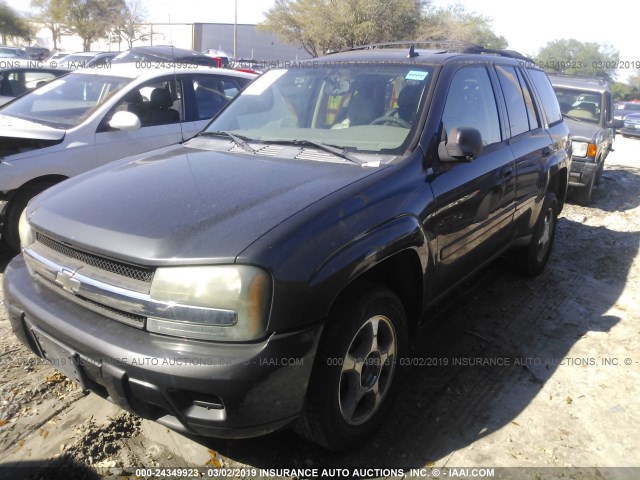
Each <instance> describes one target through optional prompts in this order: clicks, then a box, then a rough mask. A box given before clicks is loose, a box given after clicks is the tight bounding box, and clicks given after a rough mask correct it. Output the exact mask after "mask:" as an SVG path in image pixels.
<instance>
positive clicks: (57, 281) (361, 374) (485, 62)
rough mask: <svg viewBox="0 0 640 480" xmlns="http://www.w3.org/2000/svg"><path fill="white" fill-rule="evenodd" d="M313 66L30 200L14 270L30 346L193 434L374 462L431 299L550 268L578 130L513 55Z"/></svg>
mask: <svg viewBox="0 0 640 480" xmlns="http://www.w3.org/2000/svg"><path fill="white" fill-rule="evenodd" d="M428 45H429V46H431V44H428ZM312 63H313V65H310V66H308V67H305V66H304V65H302V66H300V65H299V66H297V68H293V67H292V68H282V69H280V68H278V69H273V70H269V71H268V72H266V73H265V74H263V75H262V76H260V77H258V78H257V79H256V80H255V82H254V83H252V84H251V85H249V86H247V87H246V88H245V89H244V90H243V92H242V93H241V94H240V95H239V96H238V97H236V98H235V99H234V100H233V101H232V102H231V103H230V104H229V105H228V107H227V108H225V109H224V110H223V111H222V112H221V113H220V114H219V115H218V116H217V117H215V118H214V120H213V121H212V122H211V123H210V124H209V126H208V127H207V128H206V129H205V130H204V131H203V132H202V133H201V134H200V135H198V136H197V137H196V138H193V139H192V140H190V141H188V142H185V143H184V144H183V145H179V146H176V147H173V148H171V149H168V150H166V151H164V152H162V153H159V152H152V153H150V154H147V155H140V156H137V157H135V158H133V159H123V160H121V161H118V162H116V163H115V164H112V165H105V166H104V167H102V168H100V169H98V170H96V171H93V172H87V173H86V174H84V175H81V176H78V177H76V178H72V179H70V180H68V181H67V182H64V184H61V185H57V186H55V187H53V188H52V189H50V190H48V191H47V192H44V193H43V194H42V195H40V196H38V197H37V198H35V199H34V200H33V201H32V202H30V203H29V206H28V207H27V208H26V210H25V211H24V214H23V216H22V220H21V239H22V255H20V256H18V257H16V259H15V260H13V261H12V262H11V263H10V264H9V266H8V267H7V268H6V270H5V274H4V305H5V306H6V308H7V310H8V312H9V313H8V316H9V318H10V321H11V324H12V327H13V331H14V332H15V333H16V334H17V336H18V337H19V338H20V340H21V341H22V342H23V343H24V344H25V345H27V346H29V348H31V350H32V351H33V352H35V353H36V354H37V355H40V356H41V357H44V358H45V359H47V360H49V361H50V362H52V363H53V364H54V365H55V366H56V368H59V369H60V370H61V371H62V372H63V373H64V374H65V375H67V377H68V378H70V379H72V380H73V381H76V382H78V383H79V384H81V385H82V387H83V388H86V389H90V390H92V391H93V392H95V393H96V394H98V395H100V396H102V397H104V398H109V399H110V400H111V401H113V402H116V403H117V404H118V405H120V406H122V407H123V408H127V409H128V410H130V411H134V412H136V413H138V414H139V415H141V416H144V417H147V418H151V419H153V420H156V421H158V422H160V423H161V424H163V425H165V426H167V427H169V428H173V429H176V430H179V431H181V432H183V433H187V434H198V435H210V436H220V437H227V438H241V437H248V436H256V435H263V434H266V433H268V432H271V431H274V430H276V429H279V428H284V427H287V426H289V425H295V428H296V430H297V431H298V432H299V433H301V434H302V435H304V436H306V437H307V438H309V439H310V440H312V441H314V442H316V443H318V444H320V445H323V446H325V447H327V448H330V449H334V450H342V449H346V448H350V447H354V446H358V447H361V448H366V447H363V445H364V444H365V442H366V441H367V440H368V439H369V438H371V436H372V433H373V431H374V429H376V428H377V427H378V426H379V425H380V423H381V422H382V421H383V419H384V418H385V416H386V414H387V413H388V412H389V411H390V408H391V406H392V401H393V397H394V395H395V393H397V391H398V388H397V387H398V382H397V380H396V379H397V377H398V376H399V373H398V372H399V370H400V369H402V368H404V367H403V363H402V360H403V359H404V357H405V355H407V352H408V339H409V336H410V334H411V333H412V332H414V330H415V329H416V328H417V326H418V325H419V323H420V322H421V320H422V319H424V318H425V315H423V314H424V313H425V312H426V310H427V308H428V307H430V306H431V305H433V304H434V303H435V302H437V301H439V300H442V299H443V298H445V296H446V295H447V293H448V292H450V291H451V290H452V289H453V288H454V287H456V286H457V285H460V284H462V283H463V282H464V281H465V280H466V279H468V278H469V276H470V275H472V274H473V273H474V272H477V271H478V270H479V269H481V268H483V267H484V266H485V265H487V264H488V263H489V262H490V261H491V260H493V259H494V258H496V257H498V256H500V255H501V254H502V253H503V252H505V251H506V250H507V249H511V248H513V249H515V251H514V261H515V263H516V264H517V266H518V268H520V269H521V270H522V272H524V273H526V274H529V275H535V274H538V273H540V272H541V271H542V270H543V268H544V266H545V264H546V263H547V260H548V259H549V255H550V253H551V250H552V245H553V241H554V234H555V230H556V223H557V216H558V214H559V213H560V212H561V211H562V208H563V205H564V199H565V193H566V191H567V181H568V175H569V172H568V170H569V165H570V163H571V158H570V134H569V129H568V128H567V126H566V125H565V124H564V121H563V118H562V114H561V112H560V108H559V106H558V101H557V100H556V97H555V95H554V93H553V89H552V87H551V84H550V83H549V79H548V78H547V76H546V75H545V73H544V72H543V71H542V70H540V69H538V68H537V67H536V66H535V64H534V63H533V61H530V60H528V59H526V58H524V57H522V56H521V55H519V54H516V53H514V52H510V51H496V50H485V49H482V48H481V47H471V48H470V47H468V46H462V47H456V46H454V45H451V44H448V46H446V45H445V46H442V45H441V44H437V45H435V46H434V48H432V49H428V48H424V49H422V48H415V46H413V45H412V46H409V45H406V48H402V47H401V46H399V45H398V44H392V45H387V46H384V45H376V46H367V47H363V48H361V49H353V50H351V51H345V52H340V53H337V54H334V55H330V56H327V57H324V58H316V59H314V61H313V62H312ZM313 67H316V68H313ZM16 163H17V162H16ZM513 288H522V287H521V286H518V285H517V284H514V287H513ZM141 358H142V359H145V360H146V361H145V362H144V363H139V362H136V359H141ZM470 394H472V393H470ZM388 440H389V441H390V442H391V443H393V441H394V439H388Z"/></svg>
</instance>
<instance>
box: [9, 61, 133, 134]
mask: <svg viewBox="0 0 640 480" xmlns="http://www.w3.org/2000/svg"><path fill="white" fill-rule="evenodd" d="M130 82H131V79H128V78H120V77H111V76H104V75H91V74H80V73H78V74H71V75H67V76H65V77H61V78H58V79H56V80H53V81H51V82H49V83H47V84H46V85H44V86H42V87H40V88H38V89H37V90H34V91H33V92H31V93H30V94H29V95H25V96H24V97H21V98H18V99H17V100H15V101H14V102H12V103H11V104H9V105H7V106H6V107H4V108H3V109H2V114H3V115H9V116H12V117H16V118H21V119H24V120H29V121H32V122H36V123H42V124H44V125H48V126H51V127H54V128H73V127H75V126H77V125H80V124H81V123H82V122H84V121H85V120H86V119H87V118H89V116H91V114H92V113H93V112H95V111H96V110H97V109H98V108H99V107H100V106H101V105H103V104H104V103H105V102H106V101H107V100H108V99H110V98H112V97H113V95H115V94H116V93H117V92H119V91H120V90H121V89H122V88H124V87H125V86H126V85H127V84H128V83H130Z"/></svg>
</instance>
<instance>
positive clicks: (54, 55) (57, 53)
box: [45, 50, 71, 62]
mask: <svg viewBox="0 0 640 480" xmlns="http://www.w3.org/2000/svg"><path fill="white" fill-rule="evenodd" d="M67 55H71V54H70V53H69V52H63V51H61V50H54V51H53V52H51V55H49V56H48V57H47V58H46V59H45V61H46V62H51V61H52V60H53V61H55V62H57V61H58V60H60V59H61V58H64V57H66V56H67Z"/></svg>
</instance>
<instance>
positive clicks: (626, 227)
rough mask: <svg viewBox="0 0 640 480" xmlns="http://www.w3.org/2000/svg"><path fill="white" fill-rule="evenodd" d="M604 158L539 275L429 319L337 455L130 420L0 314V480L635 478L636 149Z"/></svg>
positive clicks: (475, 295)
mask: <svg viewBox="0 0 640 480" xmlns="http://www.w3.org/2000/svg"><path fill="white" fill-rule="evenodd" d="M615 149H616V151H615V152H614V153H612V154H611V155H610V156H609V159H608V160H607V162H608V165H607V168H606V170H605V174H604V177H603V182H602V184H601V185H600V186H599V187H598V188H597V189H596V190H595V192H594V200H593V204H592V206H590V207H580V206H576V205H571V204H569V205H567V206H566V208H565V210H564V212H563V213H562V216H561V218H560V220H559V224H558V232H557V237H556V244H555V250H554V253H553V255H552V257H551V259H550V263H549V265H548V267H547V269H546V270H545V272H543V274H542V275H540V276H539V277H537V278H536V279H534V280H528V279H523V278H521V277H518V276H517V275H515V274H514V273H512V272H511V270H510V268H509V258H508V257H505V258H504V259H501V260H499V261H498V262H496V263H495V264H494V265H492V266H491V267H489V269H487V270H486V271H485V272H483V273H482V274H481V275H480V278H479V279H477V280H476V281H474V282H472V283H469V284H468V285H466V286H464V287H463V288H461V289H460V291H459V292H457V293H456V294H455V295H454V296H453V297H452V298H451V299H450V300H449V301H447V302H446V303H445V304H444V305H442V306H441V307H440V308H439V309H438V310H437V311H435V312H432V313H431V314H430V316H431V320H432V322H430V324H429V325H428V326H427V327H426V328H424V329H422V330H421V331H420V332H419V334H418V335H417V336H416V338H415V339H414V341H413V350H412V356H411V362H412V363H414V364H415V365H414V366H407V367H405V368H404V371H403V377H402V384H401V393H400V396H399V398H398V401H397V402H396V405H395V408H394V410H393V412H392V414H391V417H390V418H389V420H388V421H387V422H386V423H385V425H384V427H383V428H382V429H381V431H380V432H379V433H378V434H377V435H375V436H374V437H373V438H372V439H371V440H370V441H369V442H368V443H367V444H365V445H363V446H362V448H360V449H357V450H355V451H354V452H351V453H348V454H342V455H338V454H333V453H329V452H326V451H323V450H321V449H319V448H317V447H315V446H314V445H312V444H310V443H308V442H305V441H303V440H301V439H299V438H298V437H296V436H295V435H294V434H293V433H291V432H290V431H283V432H279V433H276V434H272V435H269V436H267V437H264V438H257V439H251V440H241V441H222V440H215V439H204V438H188V437H184V436H182V435H179V434H177V433H174V432H171V431H169V430H167V429H166V428H164V427H161V426H160V425H158V424H155V423H153V422H149V421H146V420H140V419H139V418H137V417H136V416H135V415H132V414H130V413H127V412H124V411H122V410H120V409H118V408H117V407H115V406H113V405H111V404H110V403H108V402H106V401H104V400H102V399H100V398H98V397H97V396H96V395H93V394H85V393H83V392H81V391H80V390H79V389H78V388H76V386H75V384H73V383H72V382H70V381H69V380H67V379H66V378H65V377H63V376H62V375H60V374H59V373H57V372H56V371H55V370H54V369H53V368H52V367H51V366H49V365H48V364H46V363H43V362H41V361H40V360H39V359H37V358H36V357H35V356H34V355H32V354H30V353H29V352H28V351H27V350H26V349H25V348H24V347H22V346H21V345H20V344H19V343H18V341H17V340H16V339H15V337H14V335H13V334H12V332H11V330H10V326H9V323H8V321H6V314H5V313H4V311H3V312H2V313H0V368H1V370H2V376H1V378H0V451H3V452H5V454H3V455H2V459H1V460H0V478H46V479H49V478H88V479H92V478H120V477H119V475H127V474H132V473H135V468H136V467H218V466H225V467H244V466H246V467H255V468H258V469H259V468H320V469H322V468H363V467H369V468H380V469H385V468H386V469H388V468H402V469H404V470H405V472H407V471H408V470H409V469H412V468H422V467H428V468H431V467H438V468H442V467H447V468H452V467H531V468H537V469H540V468H543V467H597V469H594V468H588V469H587V470H585V471H579V470H572V471H567V470H561V471H558V472H556V473H554V474H551V473H549V472H547V473H548V474H549V475H550V476H543V475H541V474H539V473H536V474H533V473H531V472H529V473H527V472H525V473H524V474H525V477H523V478H620V479H626V478H629V479H631V478H638V475H640V470H635V471H625V470H606V469H607V468H609V467H640V456H638V454H637V452H638V449H639V447H640V418H639V415H638V398H639V397H640V353H639V352H640V348H639V347H640V335H639V333H640V308H639V307H638V305H639V300H640V282H639V281H638V280H639V279H638V277H639V275H640V256H639V254H638V252H639V245H640V140H633V139H623V138H620V137H618V139H617V140H616V144H615ZM7 261H8V255H7V254H6V253H5V254H4V255H2V253H1V252H0V263H1V264H2V265H6V263H7ZM568 472H569V473H570V472H573V473H572V474H571V475H569V473H568ZM367 473H368V475H367V476H378V475H376V473H377V472H373V474H372V472H367ZM526 475H529V476H526ZM536 475H537V476H536Z"/></svg>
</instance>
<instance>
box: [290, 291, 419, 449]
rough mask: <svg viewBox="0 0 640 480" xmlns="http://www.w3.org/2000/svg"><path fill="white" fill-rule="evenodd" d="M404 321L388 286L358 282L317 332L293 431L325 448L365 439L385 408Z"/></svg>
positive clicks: (403, 345) (402, 347)
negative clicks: (301, 406) (320, 333)
mask: <svg viewBox="0 0 640 480" xmlns="http://www.w3.org/2000/svg"><path fill="white" fill-rule="evenodd" d="M406 343H407V321H406V317H405V313H404V308H403V306H402V303H401V302H400V300H399V299H398V297H397V296H396V295H395V294H394V293H393V292H392V291H390V290H389V289H387V288H383V287H379V286H376V285H372V284H366V285H363V286H361V287H360V288H359V289H357V290H356V291H355V292H353V294H352V295H349V299H348V300H346V301H345V302H342V304H340V305H339V306H338V307H337V308H336V310H335V313H334V314H333V315H332V317H331V318H330V319H329V320H328V322H327V326H326V327H325V331H324V333H323V336H322V339H321V341H320V345H319V346H318V352H317V354H316V360H315V364H314V367H313V371H312V377H311V380H310V383H309V388H308V391H307V397H306V401H305V405H304V409H303V412H302V415H301V417H300V419H299V420H298V423H297V425H296V430H297V432H298V433H300V434H301V435H303V436H304V437H306V438H308V439H309V440H311V441H313V442H315V443H318V444H320V445H322V446H324V447H326V448H328V449H330V450H335V451H340V450H346V449H349V448H352V447H354V446H357V445H359V444H361V443H363V442H365V441H366V439H367V438H369V437H370V435H371V434H372V432H373V431H374V430H375V429H376V428H377V427H378V426H379V424H380V423H381V422H382V420H383V419H384V417H385V415H386V414H387V412H388V411H389V409H390V408H391V403H392V400H393V398H394V396H395V391H396V384H397V383H398V382H397V381H396V380H397V377H398V366H399V359H400V358H401V356H402V355H403V353H404V351H405V348H406Z"/></svg>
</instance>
